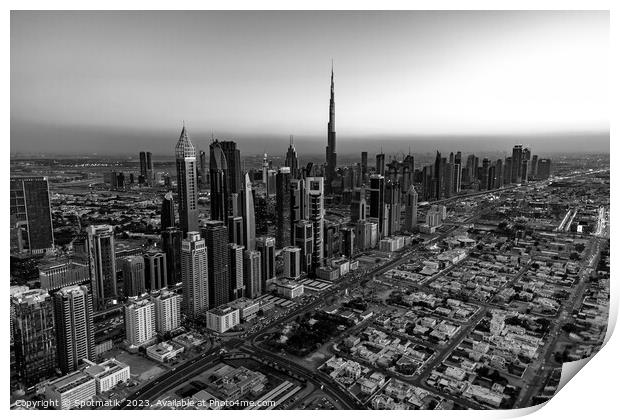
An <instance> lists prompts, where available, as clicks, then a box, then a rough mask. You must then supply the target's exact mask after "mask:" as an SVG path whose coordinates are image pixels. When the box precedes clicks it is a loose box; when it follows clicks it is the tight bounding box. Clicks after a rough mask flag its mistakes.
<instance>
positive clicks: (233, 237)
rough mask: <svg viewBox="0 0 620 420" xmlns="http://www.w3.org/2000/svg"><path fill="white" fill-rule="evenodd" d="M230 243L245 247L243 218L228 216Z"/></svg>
mask: <svg viewBox="0 0 620 420" xmlns="http://www.w3.org/2000/svg"><path fill="white" fill-rule="evenodd" d="M228 242H230V243H233V244H237V245H243V217H241V216H228Z"/></svg>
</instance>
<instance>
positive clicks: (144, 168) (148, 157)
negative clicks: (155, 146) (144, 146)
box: [140, 152, 155, 185]
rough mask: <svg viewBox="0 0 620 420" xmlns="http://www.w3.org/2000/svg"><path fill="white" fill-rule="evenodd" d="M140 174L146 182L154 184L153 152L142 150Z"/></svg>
mask: <svg viewBox="0 0 620 420" xmlns="http://www.w3.org/2000/svg"><path fill="white" fill-rule="evenodd" d="M140 175H141V176H142V179H144V182H145V183H146V184H148V185H153V180H154V179H155V177H154V173H153V155H152V154H151V152H140Z"/></svg>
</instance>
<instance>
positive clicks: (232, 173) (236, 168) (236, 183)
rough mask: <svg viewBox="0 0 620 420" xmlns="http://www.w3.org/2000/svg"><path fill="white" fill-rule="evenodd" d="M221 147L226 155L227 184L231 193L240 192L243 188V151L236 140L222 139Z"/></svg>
mask: <svg viewBox="0 0 620 420" xmlns="http://www.w3.org/2000/svg"><path fill="white" fill-rule="evenodd" d="M219 143H220V147H221V148H222V152H223V153H224V156H225V157H226V167H227V169H226V175H227V177H228V179H227V181H226V185H227V187H228V190H229V192H230V193H239V192H241V189H242V188H243V180H242V177H241V152H240V151H239V149H237V143H235V142H234V141H221V142H219Z"/></svg>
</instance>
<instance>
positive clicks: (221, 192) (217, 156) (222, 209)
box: [209, 140, 230, 306]
mask: <svg viewBox="0 0 620 420" xmlns="http://www.w3.org/2000/svg"><path fill="white" fill-rule="evenodd" d="M209 150H210V158H209V178H210V179H211V220H221V221H227V218H228V209H229V207H228V199H229V197H228V195H229V193H230V189H229V187H228V179H229V176H228V174H229V171H228V163H227V162H226V155H225V154H224V150H223V149H222V145H221V143H220V142H219V141H218V140H215V141H214V142H213V143H211V144H210V145H209ZM218 306H219V305H218Z"/></svg>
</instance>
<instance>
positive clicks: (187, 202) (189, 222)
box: [175, 124, 198, 235]
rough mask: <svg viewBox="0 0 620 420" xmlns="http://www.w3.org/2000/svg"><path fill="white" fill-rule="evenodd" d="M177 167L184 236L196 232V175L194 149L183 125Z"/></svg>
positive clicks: (177, 146)
mask: <svg viewBox="0 0 620 420" xmlns="http://www.w3.org/2000/svg"><path fill="white" fill-rule="evenodd" d="M175 156H176V167H177V195H178V200H179V225H180V227H181V231H182V232H183V234H184V235H186V234H187V232H195V231H197V230H198V173H197V170H196V149H195V148H194V145H193V144H192V142H191V140H190V138H189V133H188V132H187V129H186V128H185V124H183V130H181V136H180V137H179V141H178V142H177V145H176V148H175Z"/></svg>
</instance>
